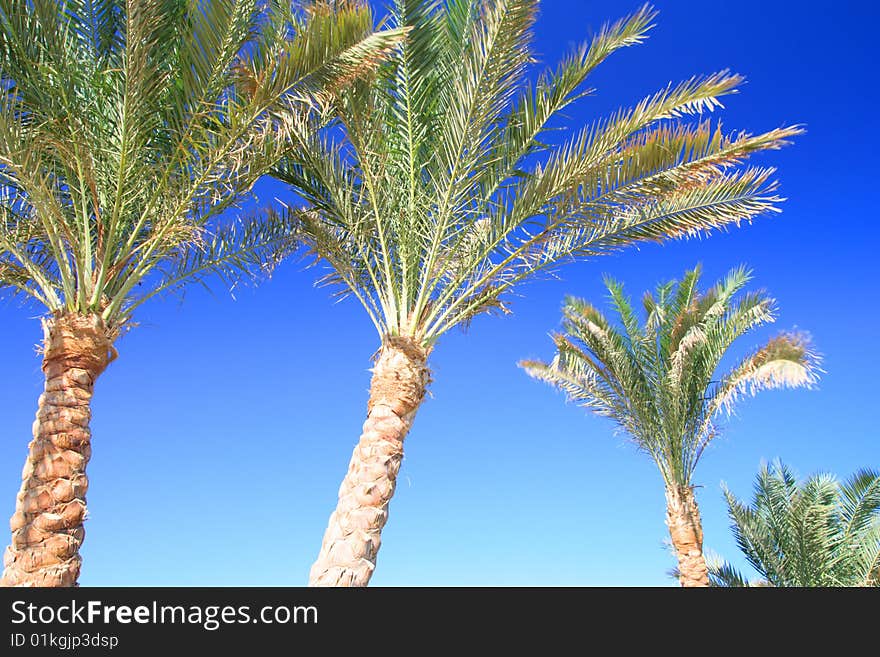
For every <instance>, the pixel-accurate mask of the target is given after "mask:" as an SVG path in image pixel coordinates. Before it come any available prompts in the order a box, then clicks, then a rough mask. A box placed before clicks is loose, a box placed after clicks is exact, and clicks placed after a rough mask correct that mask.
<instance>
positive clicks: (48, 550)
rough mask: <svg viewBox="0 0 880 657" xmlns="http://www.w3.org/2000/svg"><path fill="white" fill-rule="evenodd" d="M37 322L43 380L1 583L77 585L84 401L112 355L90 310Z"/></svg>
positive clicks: (85, 455) (87, 448)
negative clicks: (40, 326)
mask: <svg viewBox="0 0 880 657" xmlns="http://www.w3.org/2000/svg"><path fill="white" fill-rule="evenodd" d="M43 328H44V331H45V339H44V344H43V347H44V354H43V372H44V374H45V378H46V383H45V389H44V392H43V394H42V395H40V401H39V406H38V409H37V419H36V421H35V422H34V426H33V440H32V441H31V443H30V446H29V453H28V457H27V460H26V461H25V464H24V471H23V472H22V484H21V490H20V491H19V493H18V497H17V499H16V505H15V513H14V515H13V516H12V519H11V520H10V522H9V524H10V529H11V530H12V544H11V545H10V546H9V547H7V548H6V553H5V554H4V557H3V565H4V571H3V577H2V579H0V585H2V586H76V582H77V578H78V577H79V570H80V563H81V558H80V556H79V549H80V546H81V545H82V542H83V537H84V535H85V530H84V529H83V520H84V519H85V515H86V490H87V489H88V486H89V482H88V478H87V477H86V464H87V463H88V461H89V456H90V455H91V445H90V440H91V432H90V431H89V420H90V418H91V409H90V408H89V404H90V402H91V399H92V392H93V390H94V385H95V380H96V379H97V378H98V375H100V374H101V372H103V371H104V368H106V367H107V365H108V363H109V362H110V360H111V358H112V356H111V354H114V353H115V352H114V350H113V344H112V339H111V337H110V336H109V335H108V331H107V328H106V326H105V325H104V323H103V321H102V320H101V318H100V317H98V316H96V315H87V316H83V315H60V316H57V317H55V318H50V319H47V320H44V324H43Z"/></svg>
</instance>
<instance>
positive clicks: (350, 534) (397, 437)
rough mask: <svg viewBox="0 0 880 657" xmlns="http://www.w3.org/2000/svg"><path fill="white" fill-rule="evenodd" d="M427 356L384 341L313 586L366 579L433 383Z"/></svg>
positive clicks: (399, 340) (413, 345)
mask: <svg viewBox="0 0 880 657" xmlns="http://www.w3.org/2000/svg"><path fill="white" fill-rule="evenodd" d="M427 359H428V350H426V349H424V348H423V347H422V346H421V345H419V344H418V343H417V342H416V341H415V340H412V339H410V338H404V337H387V338H386V339H385V340H384V341H383V345H382V348H381V349H380V351H379V354H378V357H377V358H376V363H375V366H374V367H373V370H372V372H373V377H372V381H371V383H370V401H369V403H368V405H367V420H366V422H364V426H363V432H362V434H361V437H360V441H359V442H358V444H357V446H356V447H355V449H354V453H353V454H352V457H351V462H350V463H349V467H348V474H346V476H345V479H344V480H343V482H342V485H341V486H340V488H339V502H338V503H337V506H336V510H335V511H334V512H333V513H332V514H331V516H330V521H329V523H328V527H327V531H326V532H325V534H324V540H323V542H322V544H321V552H320V554H319V555H318V559H317V560H316V561H315V563H314V565H313V566H312V569H311V573H310V576H309V584H310V585H311V586H366V585H367V583H368V582H369V581H370V577H371V576H372V574H373V570H374V569H375V567H376V556H377V554H378V552H379V546H380V543H381V532H382V528H383V527H384V526H385V523H386V521H387V520H388V504H389V502H390V501H391V497H392V495H394V487H395V483H396V481H397V473H398V471H399V470H400V462H401V461H402V459H403V440H404V438H406V434H407V433H408V432H409V429H410V426H411V425H412V422H413V420H414V419H415V415H416V411H417V410H418V408H419V406H420V405H421V403H422V401H423V400H424V398H425V393H426V392H427V389H428V385H429V383H430V381H431V374H430V370H429V369H428V367H427ZM352 564H355V565H353V566H352Z"/></svg>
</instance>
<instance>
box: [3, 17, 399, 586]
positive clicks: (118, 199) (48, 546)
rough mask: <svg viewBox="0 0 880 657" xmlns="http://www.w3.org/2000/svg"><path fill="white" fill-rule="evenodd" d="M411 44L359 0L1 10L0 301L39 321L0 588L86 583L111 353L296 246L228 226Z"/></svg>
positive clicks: (276, 231)
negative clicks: (184, 291) (179, 294)
mask: <svg viewBox="0 0 880 657" xmlns="http://www.w3.org/2000/svg"><path fill="white" fill-rule="evenodd" d="M401 36H402V35H401V33H400V32H399V31H398V32H386V33H384V34H378V35H374V34H372V17H371V15H370V14H369V12H368V11H366V10H365V9H364V8H363V7H362V6H360V5H358V4H356V3H354V2H315V3H311V4H310V5H309V8H308V11H305V12H300V11H294V10H293V9H292V8H291V7H290V6H289V5H287V4H284V3H281V2H274V1H273V2H264V1H263V0H211V1H210V2H208V1H207V0H205V1H202V2H200V1H198V0H127V1H123V0H107V1H104V2H85V1H77V0H68V1H66V2H61V3H59V2H57V0H28V2H20V1H18V0H0V75H2V91H0V213H2V219H0V287H4V288H6V289H11V290H13V291H15V292H18V293H20V294H22V295H24V296H25V297H28V298H29V299H30V300H32V301H36V302H38V303H39V304H40V305H41V306H42V307H43V309H44V310H45V313H46V315H45V317H44V319H43V329H44V333H45V339H44V345H43V371H44V373H45V378H46V385H45V392H44V393H43V394H42V396H41V397H40V401H39V410H38V411H37V418H36V422H35V423H34V427H33V435H34V439H33V442H31V444H30V452H29V454H28V457H27V461H26V463H25V467H24V472H23V482H22V485H21V491H20V493H19V494H18V498H17V504H16V510H15V514H14V515H13V516H12V520H11V529H12V544H11V546H10V547H9V548H8V549H7V551H6V554H5V557H4V564H5V570H4V574H3V579H2V583H3V584H4V585H35V586H71V585H74V584H75V583H76V581H77V578H78V575H79V571H80V562H81V559H80V556H79V549H80V545H81V543H82V541H83V536H84V531H83V518H84V516H85V513H86V502H85V494H86V489H87V486H88V480H87V478H86V463H87V461H88V460H89V456H90V453H91V445H90V438H91V435H90V431H89V419H90V400H91V398H92V393H93V388H94V384H95V380H96V379H97V378H98V376H99V375H100V374H101V372H103V370H104V369H105V368H106V367H107V365H108V364H109V363H110V362H111V361H112V360H113V359H115V358H116V350H115V348H114V342H115V340H116V338H117V337H118V336H119V335H120V333H121V332H122V331H123V330H124V329H126V328H127V327H129V326H130V325H131V318H132V315H133V313H134V311H135V310H136V309H137V308H138V307H139V306H140V305H141V304H142V303H144V302H145V301H147V300H148V299H150V298H152V297H154V296H155V295H157V294H160V293H162V292H164V291H168V290H173V289H176V288H179V287H180V286H182V285H184V284H185V283H187V282H190V281H204V280H205V279H206V278H207V277H208V276H209V275H212V274H214V275H219V276H221V277H223V278H230V277H236V276H238V275H246V274H252V275H256V274H258V273H260V272H261V271H264V270H266V269H267V268H270V267H271V265H272V264H273V262H274V261H275V259H277V257H280V256H281V255H283V254H284V253H285V252H286V251H288V250H289V248H290V247H291V245H292V240H291V234H292V232H291V228H292V227H291V224H290V221H289V220H288V219H287V218H286V217H282V216H280V215H277V214H275V215H271V214H270V215H269V216H263V217H259V216H257V217H255V218H253V219H251V220H247V221H241V222H232V223H230V222H228V221H222V218H221V217H220V216H219V215H221V213H222V212H223V211H224V210H227V209H229V208H231V207H233V206H234V205H235V204H237V203H240V202H241V201H242V199H243V198H244V197H245V195H246V194H247V193H248V192H249V190H250V189H251V187H252V186H253V184H254V182H255V181H256V179H257V178H258V177H260V176H261V175H263V174H265V173H266V171H267V170H268V169H269V168H270V167H271V166H273V165H274V164H276V163H277V161H278V159H279V158H280V157H281V155H282V153H283V151H284V149H285V148H287V143H288V142H289V141H290V138H289V136H288V135H289V133H290V132H291V131H292V130H296V129H298V128H297V126H298V125H299V124H302V123H304V121H305V118H304V117H305V116H306V115H308V114H309V113H310V112H311V111H312V110H314V111H318V112H320V111H321V106H322V105H326V103H327V102H328V100H329V98H330V97H331V96H332V94H333V93H336V92H337V91H338V90H339V89H340V88H341V87H342V85H344V84H347V83H348V82H349V81H350V79H351V78H352V77H353V76H356V75H359V74H362V73H363V72H365V71H366V70H367V69H368V68H370V67H372V66H374V65H375V62H376V61H377V59H378V58H379V56H381V55H383V54H384V52H385V51H387V50H388V48H389V47H390V46H391V45H393V44H395V43H396V42H397V41H398V40H399V39H400V38H401Z"/></svg>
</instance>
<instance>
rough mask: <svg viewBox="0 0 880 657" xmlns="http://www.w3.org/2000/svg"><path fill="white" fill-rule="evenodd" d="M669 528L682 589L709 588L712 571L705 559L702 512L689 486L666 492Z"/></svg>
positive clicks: (669, 489)
mask: <svg viewBox="0 0 880 657" xmlns="http://www.w3.org/2000/svg"><path fill="white" fill-rule="evenodd" d="M666 524H667V525H668V526H669V535H670V537H671V538H672V546H673V547H674V548H675V553H676V555H677V556H678V580H679V582H681V585H682V586H688V587H689V586H709V569H708V568H707V567H706V557H705V556H704V555H703V525H702V522H701V521H700V510H699V509H698V508H697V501H696V499H695V498H694V491H693V489H692V488H690V487H689V486H675V487H673V486H670V487H667V489H666Z"/></svg>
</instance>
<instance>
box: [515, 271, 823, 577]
mask: <svg viewBox="0 0 880 657" xmlns="http://www.w3.org/2000/svg"><path fill="white" fill-rule="evenodd" d="M699 278H700V269H699V267H697V268H695V269H693V270H691V271H688V272H686V273H685V275H684V277H683V278H682V280H681V281H680V282H676V281H670V282H668V283H665V284H663V285H660V286H658V288H657V291H656V295H652V294H651V293H650V292H648V293H646V294H645V296H644V298H643V300H642V303H643V305H644V309H645V313H646V315H647V317H646V319H645V322H644V325H640V324H639V319H638V316H637V313H636V311H635V310H634V308H633V306H632V303H631V301H630V300H629V299H628V298H627V297H626V295H625V294H624V291H623V286H622V285H621V284H620V283H618V282H617V281H614V280H612V279H610V278H608V279H606V281H605V283H606V286H607V288H608V291H609V293H610V295H611V302H612V305H613V307H614V309H615V311H616V313H617V315H618V317H619V320H620V325H621V326H620V327H617V326H615V325H613V324H612V323H611V322H610V321H609V320H608V319H607V318H606V317H605V316H603V315H602V313H601V312H600V311H598V310H597V309H596V308H594V307H593V306H592V305H590V304H589V303H587V302H586V301H583V300H580V299H576V298H573V297H569V298H568V299H566V301H565V304H564V306H563V309H562V313H563V329H564V331H563V332H562V333H557V334H554V335H553V341H554V343H555V344H556V349H557V354H556V356H555V357H554V358H553V361H552V362H551V363H549V364H545V363H542V362H540V361H523V362H522V363H520V365H521V366H522V367H524V368H525V370H526V371H527V372H528V373H529V374H530V375H531V376H533V377H535V378H537V379H541V380H543V381H546V382H547V383H550V384H552V385H554V386H556V387H558V388H560V389H561V390H563V391H564V392H565V393H566V394H567V396H568V398H569V399H570V400H572V401H575V402H577V403H579V404H581V405H583V406H584V407H585V408H587V409H589V410H591V411H593V412H594V413H596V414H598V415H601V416H604V417H609V418H611V419H613V420H614V421H615V422H616V423H617V426H618V427H619V428H620V429H621V430H623V431H624V432H625V433H627V434H629V436H630V437H631V438H632V439H633V440H634V441H635V443H636V445H637V446H638V447H639V448H640V449H641V450H643V451H644V452H646V453H647V454H648V455H649V456H650V457H651V458H652V459H653V460H654V462H655V463H656V464H657V467H658V468H659V469H660V474H661V475H662V477H663V483H664V485H665V488H666V523H667V525H668V526H669V534H670V537H671V539H672V546H673V548H674V549H675V551H676V554H677V556H678V573H679V580H680V582H681V585H682V586H708V585H709V579H708V571H707V567H706V559H705V557H704V555H703V528H702V523H701V522H700V512H699V508H698V506H697V501H696V498H695V497H694V491H693V485H692V483H691V481H692V479H693V474H694V469H695V468H696V466H697V463H698V462H699V460H700V457H701V456H702V455H703V451H704V450H705V449H706V447H707V446H708V445H709V443H710V442H711V441H712V440H713V439H714V438H715V437H716V436H717V435H718V427H717V425H716V424H715V421H716V418H717V417H718V416H719V414H720V413H721V412H722V411H725V410H726V411H727V412H730V410H731V408H732V405H733V404H734V402H735V401H736V400H737V398H738V397H739V396H740V395H741V394H743V393H744V392H751V393H752V394H754V393H755V392H757V391H759V390H762V389H765V388H779V387H796V386H808V385H810V384H812V383H813V382H814V380H815V378H816V372H817V366H818V363H817V360H818V359H817V356H816V355H815V354H813V353H812V352H811V351H810V345H809V342H808V340H807V338H805V337H804V336H803V335H797V334H791V333H788V334H786V333H783V334H781V335H779V336H777V337H775V338H773V339H772V340H770V341H769V342H767V343H766V344H765V345H764V346H763V347H761V348H760V349H758V350H756V351H754V352H753V353H751V354H750V355H748V356H747V357H745V358H743V359H742V360H740V361H739V362H738V363H737V364H736V365H735V366H733V367H732V368H730V369H728V370H727V371H724V372H719V365H720V363H721V360H722V359H723V358H724V357H725V356H726V355H728V351H729V349H730V347H731V346H732V345H733V343H734V342H735V341H736V340H737V339H738V338H739V337H740V336H742V335H743V334H744V333H746V332H748V331H750V330H752V329H754V328H756V327H758V326H760V325H762V324H766V323H768V322H772V321H773V320H774V310H773V300H772V299H770V298H769V297H768V296H767V295H766V294H764V293H762V292H751V293H746V294H743V295H741V296H740V297H738V296H737V293H739V292H740V291H741V290H742V289H743V288H744V287H745V285H746V284H747V283H748V282H749V280H750V274H749V272H747V271H746V270H745V269H743V268H738V269H734V270H732V271H731V272H730V273H728V274H727V276H726V277H725V278H724V279H723V280H722V281H720V282H719V283H717V284H716V285H715V286H714V287H712V288H711V289H709V290H707V291H706V292H704V293H703V292H700V290H699V289H698V284H699Z"/></svg>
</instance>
